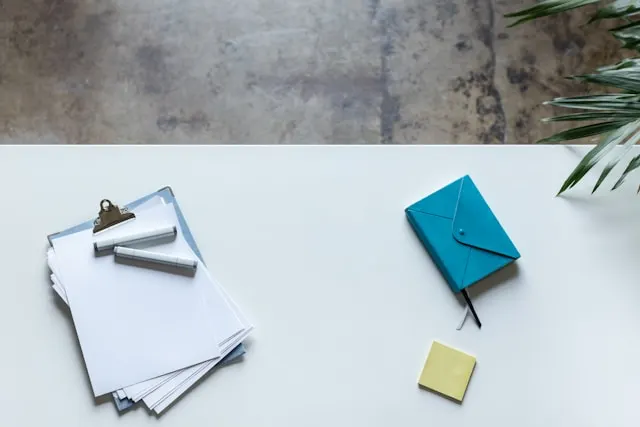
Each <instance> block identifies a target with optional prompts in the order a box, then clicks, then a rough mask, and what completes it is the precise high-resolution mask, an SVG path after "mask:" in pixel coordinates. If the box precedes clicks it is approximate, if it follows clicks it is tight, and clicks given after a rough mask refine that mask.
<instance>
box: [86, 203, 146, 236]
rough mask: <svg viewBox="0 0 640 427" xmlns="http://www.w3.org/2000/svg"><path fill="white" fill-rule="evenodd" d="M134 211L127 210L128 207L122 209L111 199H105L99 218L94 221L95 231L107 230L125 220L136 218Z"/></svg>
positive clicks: (101, 205) (101, 204)
mask: <svg viewBox="0 0 640 427" xmlns="http://www.w3.org/2000/svg"><path fill="white" fill-rule="evenodd" d="M135 217H136V216H135V215H134V214H133V212H129V211H127V209H126V208H123V209H120V208H119V207H118V206H116V205H114V204H113V203H111V200H107V199H104V200H103V201H101V202H100V212H98V218H97V219H96V220H95V221H94V223H93V232H94V233H97V232H99V231H103V230H106V229H107V228H109V227H111V226H114V225H116V224H120V223H122V222H124V221H128V220H130V219H133V218H135Z"/></svg>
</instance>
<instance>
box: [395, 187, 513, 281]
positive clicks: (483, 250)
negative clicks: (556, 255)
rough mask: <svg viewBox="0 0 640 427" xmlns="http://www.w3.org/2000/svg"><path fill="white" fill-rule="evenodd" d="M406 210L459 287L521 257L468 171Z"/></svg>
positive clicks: (433, 255) (437, 261)
mask: <svg viewBox="0 0 640 427" xmlns="http://www.w3.org/2000/svg"><path fill="white" fill-rule="evenodd" d="M405 212H406V214H407V219H408V220H409V222H410V223H411V226H412V227H413V229H414V231H415V232H416V234H417V235H418V238H419V239H420V241H421V242H422V244H423V245H424V247H425V248H426V250H427V252H429V255H431V258H433V261H434V262H435V264H436V265H437V266H438V268H439V269H440V271H441V272H442V274H443V276H444V277H445V279H446V280H447V283H449V286H450V287H451V289H452V290H453V291H454V292H460V291H462V290H463V289H465V288H467V287H469V286H471V285H473V284H474V283H476V282H477V281H479V280H481V279H483V278H485V277H487V276H488V275H490V274H491V273H494V272H496V271H497V270H500V269H501V268H503V267H505V266H506V265H508V264H510V263H512V262H513V261H515V260H516V259H518V258H520V253H519V252H518V250H517V249H516V247H515V245H514V244H513V242H511V239H509V236H507V233H506V232H505V231H504V229H503V228H502V226H501V225H500V223H499V222H498V219H497V218H496V217H495V215H494V214H493V212H492V211H491V208H489V205H488V204H487V202H486V201H485V200H484V198H483V197H482V195H481V194H480V191H478V188H477V187H476V186H475V184H474V183H473V181H472V180H471V178H470V177H469V176H468V175H467V176H464V177H462V178H460V179H459V180H457V181H455V182H452V183H451V184H449V185H447V186H446V187H444V188H442V189H441V190H438V191H436V192H435V193H433V194H431V195H430V196H427V197H425V198H424V199H422V200H420V201H419V202H417V203H414V204H413V205H411V206H409V207H408V208H407V209H406V210H405Z"/></svg>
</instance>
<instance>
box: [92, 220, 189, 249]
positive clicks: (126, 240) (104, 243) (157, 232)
mask: <svg viewBox="0 0 640 427" xmlns="http://www.w3.org/2000/svg"><path fill="white" fill-rule="evenodd" d="M177 234H178V229H177V228H176V226H175V225H171V226H168V227H161V228H154V229H151V230H146V231H140V232H137V233H133V234H128V235H126V236H120V237H111V238H103V239H96V240H95V241H94V242H93V249H94V250H95V251H96V252H104V251H108V250H111V249H113V248H114V247H116V246H131V245H141V244H148V245H151V244H153V243H154V242H158V241H161V240H166V241H170V240H173V239H175V238H176V235H177Z"/></svg>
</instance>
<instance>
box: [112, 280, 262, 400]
mask: <svg viewBox="0 0 640 427" xmlns="http://www.w3.org/2000/svg"><path fill="white" fill-rule="evenodd" d="M203 272H204V274H206V275H207V277H209V278H210V280H211V283H212V286H211V287H209V288H207V289H206V290H205V299H206V301H207V304H208V305H210V306H211V307H212V308H211V309H212V310H216V308H215V307H216V301H217V300H219V299H220V298H222V299H224V300H225V301H229V303H228V305H227V311H226V313H227V314H229V315H231V316H233V321H232V319H228V324H227V325H226V326H225V324H224V323H222V322H220V323H219V324H218V328H217V329H216V333H217V335H218V336H219V337H220V338H221V340H220V342H219V346H220V348H221V350H220V351H221V353H222V356H223V357H224V356H225V355H226V354H228V353H229V352H230V351H231V350H233V348H234V347H235V346H236V345H238V344H239V343H240V342H239V341H238V340H237V339H236V338H237V336H238V335H240V334H242V333H243V332H245V329H247V327H248V326H250V325H249V323H248V322H242V319H241V318H240V316H242V318H244V316H243V315H242V314H241V313H240V312H239V309H238V308H237V305H235V303H232V301H231V300H230V298H229V297H228V295H226V293H225V291H224V289H223V288H222V286H220V285H219V284H218V283H217V282H216V281H214V280H212V279H211V276H210V274H209V271H208V270H206V269H203ZM232 304H233V305H232ZM234 308H235V309H234ZM218 310H220V309H218ZM221 311H222V310H221ZM230 325H231V326H230ZM219 360H220V359H217V361H219ZM208 362H209V361H207V362H204V363H208ZM201 365H202V364H201ZM212 366H214V365H212ZM199 367H200V366H199V365H196V366H193V367H190V368H188V369H185V370H184V371H183V372H174V373H171V374H169V375H165V376H162V377H159V378H154V379H151V380H149V381H145V382H143V383H139V384H135V385H133V386H131V387H125V389H124V392H125V393H126V395H127V397H128V398H130V399H132V400H133V401H135V402H137V401H139V400H140V399H143V398H146V397H147V396H148V395H149V394H151V393H153V394H154V396H155V397H154V398H153V399H152V400H151V401H153V402H155V401H156V400H159V399H161V398H162V397H163V396H165V395H166V394H168V393H170V392H171V390H172V387H174V386H176V385H179V384H180V383H182V382H183V381H185V380H186V379H187V378H188V377H189V376H191V375H193V374H194V372H195V371H196V370H197V369H199ZM146 402H147V400H145V403H146Z"/></svg>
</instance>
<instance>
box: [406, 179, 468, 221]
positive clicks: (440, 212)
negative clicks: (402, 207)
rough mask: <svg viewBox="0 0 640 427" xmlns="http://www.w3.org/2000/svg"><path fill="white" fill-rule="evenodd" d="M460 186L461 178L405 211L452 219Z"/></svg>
mask: <svg viewBox="0 0 640 427" xmlns="http://www.w3.org/2000/svg"><path fill="white" fill-rule="evenodd" d="M460 185H462V178H461V179H458V180H456V181H454V182H452V183H451V184H448V185H446V186H444V187H442V188H441V189H440V190H438V191H436V192H435V193H432V194H430V195H428V196H427V197H425V198H424V199H422V200H420V201H418V202H416V203H414V204H413V205H411V206H409V207H408V208H407V209H406V210H407V211H414V212H422V213H425V214H429V215H437V216H441V217H443V218H449V219H453V215H454V214H455V212H456V205H457V204H458V198H459V196H460Z"/></svg>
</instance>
